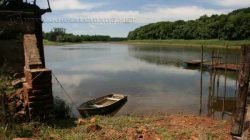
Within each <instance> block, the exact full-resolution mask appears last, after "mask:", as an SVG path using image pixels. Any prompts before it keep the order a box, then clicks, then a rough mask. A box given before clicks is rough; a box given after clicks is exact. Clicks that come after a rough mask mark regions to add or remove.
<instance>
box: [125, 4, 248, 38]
mask: <svg viewBox="0 0 250 140" xmlns="http://www.w3.org/2000/svg"><path fill="white" fill-rule="evenodd" d="M128 39H129V40H144V39H220V40H244V39H250V8H245V9H239V10H235V11H233V12H231V13H229V14H227V15H212V16H210V17H208V16H206V15H204V16H201V17H200V18H199V19H197V20H190V21H183V20H178V21H175V22H158V23H153V24H149V25H146V26H142V27H140V28H137V29H135V30H134V31H131V32H130V33H129V35H128Z"/></svg>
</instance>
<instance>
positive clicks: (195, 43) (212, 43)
mask: <svg viewBox="0 0 250 140" xmlns="http://www.w3.org/2000/svg"><path fill="white" fill-rule="evenodd" d="M84 43H118V44H131V45H157V46H187V47H200V46H201V45H205V46H208V47H218V48H224V47H225V46H227V45H228V46H229V47H230V48H239V47H240V46H241V45H250V40H240V41H225V40H177V39H176V40H129V41H117V42H81V43H79V42H78V43H70V42H64V43H61V42H52V41H48V40H44V44H45V45H53V46H63V45H73V44H84Z"/></svg>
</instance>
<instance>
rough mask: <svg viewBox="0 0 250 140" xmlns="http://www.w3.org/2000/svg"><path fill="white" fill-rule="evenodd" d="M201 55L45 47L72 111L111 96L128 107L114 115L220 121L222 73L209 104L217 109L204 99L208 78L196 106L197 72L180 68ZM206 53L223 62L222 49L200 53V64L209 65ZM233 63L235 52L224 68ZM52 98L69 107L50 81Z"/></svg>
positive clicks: (231, 89)
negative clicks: (121, 99) (124, 97)
mask: <svg viewBox="0 0 250 140" xmlns="http://www.w3.org/2000/svg"><path fill="white" fill-rule="evenodd" d="M200 52H201V51H200V48H190V47H171V46H169V47H161V46H136V45H126V44H111V43H97V44H80V45H71V46H62V47H55V46H46V47H45V56H46V67H47V68H49V69H51V70H52V71H53V73H54V74H55V75H56V77H57V78H58V79H59V81H60V82H61V83H62V85H63V87H64V88H65V89H66V91H67V92H68V93H69V95H70V96H71V98H72V99H73V101H74V103H75V104H76V105H80V104H81V103H83V102H85V101H87V100H90V99H93V98H95V97H100V96H104V95H107V94H110V93H122V94H125V95H127V96H128V102H127V104H126V105H125V106H124V107H123V108H122V109H121V110H120V111H119V114H136V115H141V114H152V113H188V114H195V115H197V114H199V113H200V108H201V109H202V112H201V114H202V115H208V114H209V115H212V116H213V115H214V116H215V117H216V118H220V116H221V114H222V113H221V108H222V107H221V102H220V101H221V97H223V93H224V79H225V75H224V71H220V72H218V73H219V74H218V75H219V76H217V77H216V78H215V79H216V81H219V82H216V85H217V83H219V86H218V96H217V95H216V98H215V97H213V98H212V99H213V100H212V103H214V102H216V101H217V102H216V103H217V104H216V105H211V96H209V83H210V73H209V72H208V71H204V73H203V95H202V105H200V103H201V96H200V95H201V94H200V78H201V72H200V70H199V68H198V69H193V68H192V69H188V68H186V67H185V65H184V64H183V61H185V60H193V59H200V57H201V53H200ZM211 52H214V54H221V55H220V56H221V57H222V58H224V57H225V55H224V53H225V49H220V50H218V49H217V50H213V49H207V48H205V53H204V58H205V59H207V60H209V59H210V58H211ZM238 61H239V50H230V51H229V53H228V62H229V63H236V62H238ZM236 78H237V73H236V72H228V75H227V95H226V97H227V99H228V100H229V101H228V102H229V103H231V102H230V101H233V100H234V99H235V98H234V97H235V92H236V80H235V79H236ZM216 91H217V89H216ZM53 92H54V95H55V96H58V97H60V98H62V99H65V100H66V101H68V102H69V103H70V100H69V99H68V98H67V96H66V95H65V94H64V92H63V90H62V89H61V87H60V86H59V84H58V83H57V82H56V81H55V80H53ZM216 94H217V93H216ZM209 97H210V98H209ZM208 102H209V103H208ZM233 103H234V102H233ZM209 104H210V105H209ZM211 112H212V113H211Z"/></svg>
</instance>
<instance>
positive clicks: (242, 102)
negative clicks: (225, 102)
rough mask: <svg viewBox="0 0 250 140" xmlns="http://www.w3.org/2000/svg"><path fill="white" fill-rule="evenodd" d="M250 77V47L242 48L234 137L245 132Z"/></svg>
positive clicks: (233, 129) (233, 128)
mask: <svg viewBox="0 0 250 140" xmlns="http://www.w3.org/2000/svg"><path fill="white" fill-rule="evenodd" d="M249 77H250V46H249V47H248V46H242V47H241V58H240V71H239V80H238V95H237V103H236V111H235V115H234V120H233V127H232V135H233V136H242V133H243V131H244V123H245V115H246V102H247V94H248V86H249Z"/></svg>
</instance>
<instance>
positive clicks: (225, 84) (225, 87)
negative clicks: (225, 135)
mask: <svg viewBox="0 0 250 140" xmlns="http://www.w3.org/2000/svg"><path fill="white" fill-rule="evenodd" d="M227 53H228V46H226V52H225V66H226V68H225V80H224V94H223V102H222V119H223V118H224V113H225V100H226V95H227Z"/></svg>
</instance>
